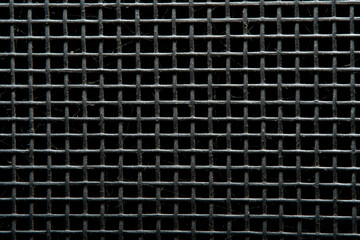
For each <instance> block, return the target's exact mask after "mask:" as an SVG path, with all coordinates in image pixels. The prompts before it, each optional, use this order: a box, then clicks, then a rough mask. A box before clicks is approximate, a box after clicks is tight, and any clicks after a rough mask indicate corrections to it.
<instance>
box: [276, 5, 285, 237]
mask: <svg viewBox="0 0 360 240" xmlns="http://www.w3.org/2000/svg"><path fill="white" fill-rule="evenodd" d="M278 1H279V3H281V0H278ZM281 18H282V8H281V5H280V6H278V7H277V17H276V19H277V21H276V28H277V34H278V35H281V34H282V23H281ZM281 53H282V40H281V38H280V39H278V41H277V67H278V68H281V67H282V55H281ZM277 95H278V97H277V98H278V101H282V100H283V97H282V73H281V72H278V74H277ZM283 133H284V129H283V107H282V105H279V106H278V134H280V135H283ZM278 151H279V153H278V165H279V167H282V166H283V165H284V158H283V153H282V151H283V137H280V138H279V141H278ZM283 183H284V174H283V172H282V171H281V168H280V170H279V198H280V199H283V198H284V186H283ZM283 215H284V204H283V203H282V202H280V205H279V231H280V232H284V230H285V229H284V219H283ZM281 239H282V240H283V239H284V237H283V236H281Z"/></svg>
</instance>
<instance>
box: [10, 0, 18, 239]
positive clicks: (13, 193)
mask: <svg viewBox="0 0 360 240" xmlns="http://www.w3.org/2000/svg"><path fill="white" fill-rule="evenodd" d="M9 15H10V16H9V17H10V20H11V21H13V20H14V1H13V0H10V1H9ZM15 46H16V45H15V27H14V24H13V23H12V24H11V25H10V52H11V53H13V54H15V52H16V48H15ZM15 68H16V65H15V56H14V55H12V56H11V59H10V78H11V85H12V86H15V85H16V77H15ZM15 101H16V94H15V88H13V89H12V90H11V117H12V118H13V120H12V122H11V150H12V152H13V153H12V155H11V181H12V183H13V184H14V185H13V187H12V189H11V213H12V214H17V206H16V182H17V177H16V175H17V173H16V153H15V150H16V107H15ZM11 239H12V240H15V239H16V218H13V219H12V221H11Z"/></svg>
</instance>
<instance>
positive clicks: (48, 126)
mask: <svg viewBox="0 0 360 240" xmlns="http://www.w3.org/2000/svg"><path fill="white" fill-rule="evenodd" d="M49 17H50V12H49V0H45V20H46V21H47V22H48V21H49ZM45 52H46V53H47V55H49V54H50V53H51V49H50V25H49V23H46V24H45ZM45 64H46V69H45V78H46V84H47V85H51V75H50V68H51V65H50V57H46V63H45ZM46 117H47V118H48V119H49V118H51V91H50V89H47V90H46ZM46 148H47V149H48V150H50V149H51V122H50V121H49V120H48V121H47V123H46ZM51 157H52V156H51V153H48V154H47V183H48V184H49V185H48V188H47V193H46V195H47V196H46V198H47V203H46V205H47V206H46V208H47V209H46V212H47V214H51V184H50V183H51V181H52V172H51V165H52V158H51ZM46 238H47V239H48V240H50V239H51V218H48V219H47V221H46Z"/></svg>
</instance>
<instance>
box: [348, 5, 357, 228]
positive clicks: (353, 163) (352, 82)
mask: <svg viewBox="0 0 360 240" xmlns="http://www.w3.org/2000/svg"><path fill="white" fill-rule="evenodd" d="M354 18H355V10H354V6H353V5H350V34H354V33H355V22H354ZM350 67H351V68H354V67H355V41H354V38H351V39H350ZM350 96H351V102H355V101H356V91H355V73H354V72H351V76H350ZM355 119H356V107H355V106H354V105H352V106H351V133H352V134H356V120H355ZM351 167H353V168H356V138H352V139H351ZM356 177H357V173H356V171H354V172H352V174H351V184H352V186H351V197H352V199H353V200H356V199H357V191H356ZM351 220H352V221H351V223H352V232H353V233H357V232H358V227H357V224H358V223H357V206H356V204H354V205H353V206H352V219H351Z"/></svg>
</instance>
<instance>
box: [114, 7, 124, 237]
mask: <svg viewBox="0 0 360 240" xmlns="http://www.w3.org/2000/svg"><path fill="white" fill-rule="evenodd" d="M120 4H121V0H116V17H117V19H122V15H121V10H122V9H121V5H120ZM116 31H117V32H116V34H117V38H116V39H117V41H116V42H117V53H118V54H120V53H122V41H121V34H122V25H121V24H118V25H117V27H116ZM117 79H118V84H119V85H122V84H123V74H122V58H121V57H118V59H117ZM122 101H123V91H122V88H121V87H120V88H119V90H118V117H119V118H123V115H124V111H123V105H122ZM123 131H124V125H123V122H122V121H119V123H118V133H119V137H118V147H119V150H124V139H123ZM123 164H124V155H123V152H122V151H120V153H119V163H118V166H119V171H118V180H119V181H120V182H123V181H124V172H123ZM118 197H119V214H120V215H122V214H124V203H123V201H124V200H123V199H124V188H123V185H119V192H118ZM123 234H124V219H123V218H122V217H120V219H119V239H120V240H122V239H124V235H123Z"/></svg>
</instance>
